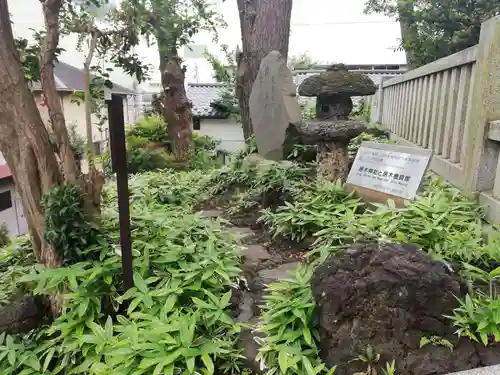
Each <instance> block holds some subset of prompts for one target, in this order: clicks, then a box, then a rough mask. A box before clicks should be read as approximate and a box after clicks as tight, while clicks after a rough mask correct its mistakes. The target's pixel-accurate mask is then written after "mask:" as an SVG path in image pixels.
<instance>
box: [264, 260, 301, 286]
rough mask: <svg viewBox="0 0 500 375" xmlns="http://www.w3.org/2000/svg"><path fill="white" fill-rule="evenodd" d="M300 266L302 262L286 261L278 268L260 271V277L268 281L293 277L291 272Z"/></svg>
mask: <svg viewBox="0 0 500 375" xmlns="http://www.w3.org/2000/svg"><path fill="white" fill-rule="evenodd" d="M299 266H300V262H293V263H285V264H282V265H281V266H279V267H277V268H272V269H268V270H262V271H260V272H259V277H260V278H261V279H263V280H264V281H265V282H266V283H269V282H273V281H276V280H279V279H289V278H292V277H293V275H291V274H290V272H291V271H294V270H295V269H297V268H298V267H299Z"/></svg>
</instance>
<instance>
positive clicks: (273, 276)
mask: <svg viewBox="0 0 500 375" xmlns="http://www.w3.org/2000/svg"><path fill="white" fill-rule="evenodd" d="M199 214H200V217H203V218H208V219H217V218H219V217H222V215H223V212H222V211H218V210H206V211H201V212H200V213H199ZM254 234H255V232H254V231H253V230H252V229H251V228H246V227H235V226H233V227H228V228H227V235H229V236H230V237H233V238H237V239H240V240H242V241H243V242H244V240H245V239H249V238H251V237H252V236H254ZM270 260H272V256H271V254H270V253H269V252H268V251H267V249H266V247H265V246H263V245H260V244H245V245H244V251H243V265H242V268H243V270H244V272H243V273H244V275H245V277H246V278H247V280H246V281H247V285H248V290H243V291H241V293H240V298H239V303H238V312H239V314H238V316H237V318H236V321H237V322H239V323H245V324H247V325H248V328H244V329H242V332H241V334H240V340H239V345H240V347H241V349H242V350H243V355H244V356H245V358H247V360H246V361H245V364H246V366H247V367H248V368H250V369H251V370H252V371H253V372H254V373H256V374H260V373H262V371H261V370H260V366H259V363H257V362H256V361H255V360H254V358H255V357H256V356H257V354H258V350H259V345H258V344H257V343H256V342H255V335H256V333H255V331H254V330H253V328H254V327H255V326H256V325H257V323H258V321H259V315H260V307H259V306H261V305H262V304H263V302H264V295H265V288H266V286H267V285H269V284H270V283H272V282H274V281H277V280H279V279H283V278H290V277H293V276H292V275H291V272H292V271H293V270H295V269H296V268H297V267H298V266H299V265H300V262H290V263H284V264H281V265H279V266H275V265H274V266H272V265H271V266H269V268H268V267H266V265H265V263H266V261H267V263H270V264H273V262H269V261H270Z"/></svg>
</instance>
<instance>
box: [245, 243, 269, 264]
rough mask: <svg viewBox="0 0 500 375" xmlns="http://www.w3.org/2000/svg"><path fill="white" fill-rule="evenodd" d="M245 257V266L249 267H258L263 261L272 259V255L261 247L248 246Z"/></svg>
mask: <svg viewBox="0 0 500 375" xmlns="http://www.w3.org/2000/svg"><path fill="white" fill-rule="evenodd" d="M243 257H244V258H245V265H246V266H249V267H257V266H258V265H259V263H260V262H261V261H263V260H266V259H271V255H270V254H269V253H268V252H267V250H266V248H265V247H264V246H261V245H248V246H247V247H246V248H245V251H244V252H243Z"/></svg>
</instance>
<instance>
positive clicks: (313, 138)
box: [295, 64, 377, 181]
mask: <svg viewBox="0 0 500 375" xmlns="http://www.w3.org/2000/svg"><path fill="white" fill-rule="evenodd" d="M376 91H377V87H376V86H375V84H374V83H373V81H372V80H371V79H370V78H369V77H368V76H366V75H363V74H359V73H354V72H350V71H348V70H347V68H346V67H345V65H343V64H335V65H332V66H330V67H328V68H327V70H326V72H323V73H320V74H317V75H313V76H310V77H307V78H306V79H305V80H304V81H303V82H302V83H301V85H300V86H299V95H301V96H310V97H316V119H315V120H313V121H306V122H303V123H301V124H297V125H295V128H296V130H297V131H298V132H299V133H300V136H301V138H302V141H303V142H304V143H313V144H317V145H318V153H317V161H318V174H319V175H320V176H321V177H323V178H325V179H328V180H331V181H336V180H338V179H341V180H344V179H345V178H346V177H347V173H348V170H349V155H348V152H347V147H348V144H349V141H350V140H351V139H352V138H354V137H356V136H358V135H359V134H361V133H362V132H363V131H364V130H365V129H366V125H367V124H366V123H365V122H363V121H351V120H349V114H350V113H351V111H352V107H353V104H352V99H351V97H352V96H366V95H373V94H375V92H376Z"/></svg>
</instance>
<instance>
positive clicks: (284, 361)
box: [278, 351, 288, 374]
mask: <svg viewBox="0 0 500 375" xmlns="http://www.w3.org/2000/svg"><path fill="white" fill-rule="evenodd" d="M278 363H279V366H280V370H281V372H282V373H283V374H286V371H287V370H288V353H286V352H284V351H280V352H279V353H278Z"/></svg>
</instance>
